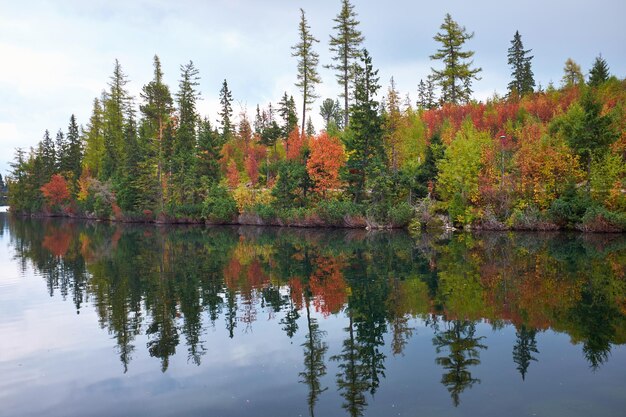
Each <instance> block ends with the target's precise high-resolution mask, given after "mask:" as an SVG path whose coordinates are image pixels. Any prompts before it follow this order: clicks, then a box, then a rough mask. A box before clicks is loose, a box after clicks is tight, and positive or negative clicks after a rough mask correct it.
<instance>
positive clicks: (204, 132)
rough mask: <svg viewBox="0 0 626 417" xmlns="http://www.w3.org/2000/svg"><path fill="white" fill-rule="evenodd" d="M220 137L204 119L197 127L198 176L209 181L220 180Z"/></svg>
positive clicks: (207, 120)
mask: <svg viewBox="0 0 626 417" xmlns="http://www.w3.org/2000/svg"><path fill="white" fill-rule="evenodd" d="M222 145H223V142H222V137H221V135H220V134H219V133H218V132H217V130H215V129H213V127H212V126H211V122H210V121H209V119H208V118H204V119H203V120H202V121H201V122H200V124H199V127H198V175H199V176H200V177H204V178H206V179H207V180H209V181H212V182H214V183H218V182H219V180H220V166H219V159H220V156H221V155H220V151H221V150H222Z"/></svg>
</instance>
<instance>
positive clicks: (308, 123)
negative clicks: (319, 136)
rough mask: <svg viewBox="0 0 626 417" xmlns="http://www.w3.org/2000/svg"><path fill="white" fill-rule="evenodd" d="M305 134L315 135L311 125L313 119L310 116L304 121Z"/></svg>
mask: <svg viewBox="0 0 626 417" xmlns="http://www.w3.org/2000/svg"><path fill="white" fill-rule="evenodd" d="M306 135H307V136H308V137H311V136H315V126H313V120H311V116H309V118H308V119H307V121H306Z"/></svg>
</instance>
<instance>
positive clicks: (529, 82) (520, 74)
mask: <svg viewBox="0 0 626 417" xmlns="http://www.w3.org/2000/svg"><path fill="white" fill-rule="evenodd" d="M531 51H532V49H528V50H525V49H524V45H523V44H522V35H520V34H519V32H518V31H515V35H514V36H513V40H512V41H511V47H510V48H509V51H508V63H509V65H510V66H511V69H512V72H511V77H512V80H511V82H510V83H509V86H508V88H509V95H510V96H511V95H513V96H516V97H522V96H524V95H526V94H528V93H532V92H533V90H534V87H535V79H534V76H533V72H532V69H531V63H530V62H531V60H532V59H533V57H532V56H528V54H529V53H530V52H531Z"/></svg>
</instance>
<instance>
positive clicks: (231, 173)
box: [226, 159, 239, 188]
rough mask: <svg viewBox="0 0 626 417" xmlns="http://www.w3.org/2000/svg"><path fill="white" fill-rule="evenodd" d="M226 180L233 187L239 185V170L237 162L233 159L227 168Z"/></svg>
mask: <svg viewBox="0 0 626 417" xmlns="http://www.w3.org/2000/svg"><path fill="white" fill-rule="evenodd" d="M226 180H227V181H228V185H229V186H230V187H231V188H235V187H236V186H237V185H239V170H238V169H237V163H235V161H234V160H233V159H231V160H230V162H229V163H228V169H227V170H226Z"/></svg>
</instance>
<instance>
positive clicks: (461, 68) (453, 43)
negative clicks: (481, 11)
mask: <svg viewBox="0 0 626 417" xmlns="http://www.w3.org/2000/svg"><path fill="white" fill-rule="evenodd" d="M440 28H441V32H439V33H437V34H436V35H435V37H434V39H435V41H437V42H439V43H441V48H439V49H438V50H437V52H436V53H435V54H433V55H431V56H430V59H432V60H441V61H443V64H444V68H443V69H442V70H436V69H434V68H431V69H432V71H433V81H434V82H436V83H437V84H438V85H439V87H441V101H442V102H443V103H452V104H460V103H466V102H468V101H469V100H470V98H471V96H472V88H471V87H472V80H479V79H480V78H479V77H478V76H477V74H478V73H479V72H480V71H482V68H472V65H473V61H467V60H468V59H470V58H471V57H472V56H474V51H463V50H462V47H463V44H464V43H465V41H467V40H469V39H472V38H473V37H474V33H473V32H472V33H467V31H466V30H465V27H462V26H459V24H458V23H457V22H455V21H454V20H452V16H450V14H446V17H445V18H444V21H443V23H442V24H441V26H440Z"/></svg>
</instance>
